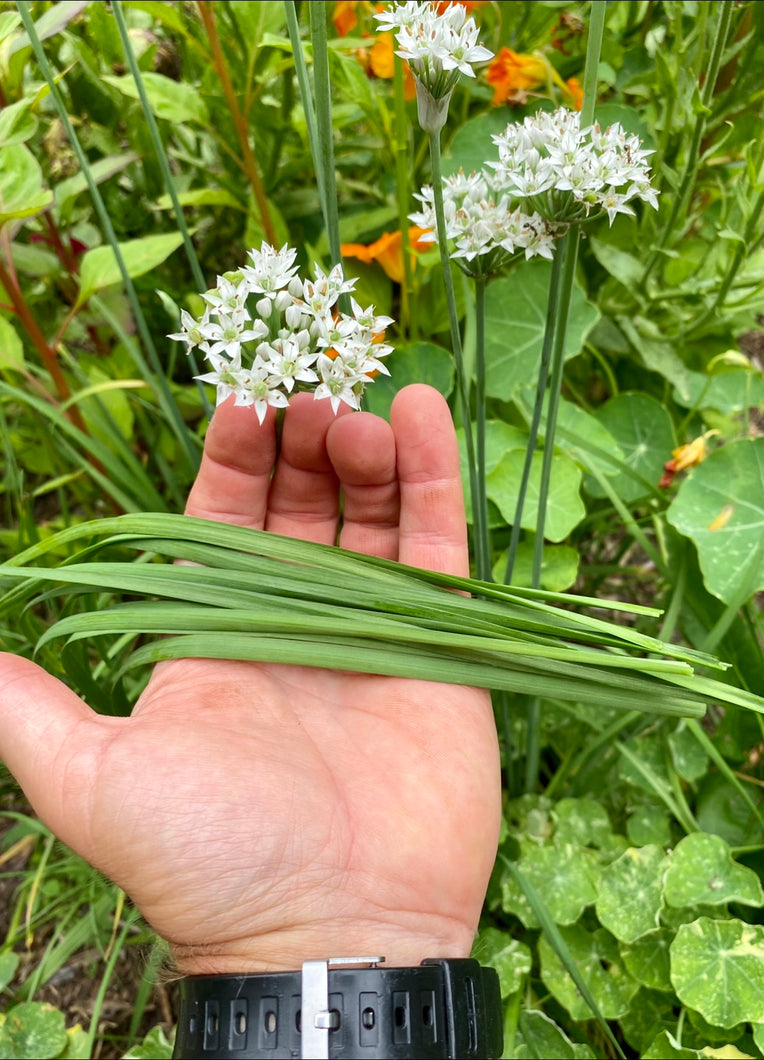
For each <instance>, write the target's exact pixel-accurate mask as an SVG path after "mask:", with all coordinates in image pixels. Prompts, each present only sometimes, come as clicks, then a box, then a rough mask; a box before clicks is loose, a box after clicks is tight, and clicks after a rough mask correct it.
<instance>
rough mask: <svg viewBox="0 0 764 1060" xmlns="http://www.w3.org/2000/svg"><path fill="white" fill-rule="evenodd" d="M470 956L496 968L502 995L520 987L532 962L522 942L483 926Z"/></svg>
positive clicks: (529, 952) (505, 995) (495, 929)
mask: <svg viewBox="0 0 764 1060" xmlns="http://www.w3.org/2000/svg"><path fill="white" fill-rule="evenodd" d="M472 956H473V957H474V958H475V960H478V961H480V963H481V964H488V965H490V966H491V967H492V968H495V969H496V972H497V973H498V976H499V983H500V985H501V996H502V997H509V995H510V994H514V993H515V992H516V991H517V990H519V989H520V987H521V986H522V985H523V983H524V982H525V979H526V978H527V976H528V975H529V974H530V970H531V966H532V964H533V957H532V956H531V951H530V949H529V948H528V947H527V946H526V945H525V943H524V942H520V940H519V939H513V938H512V936H511V935H508V934H507V933H506V932H504V931H499V929H498V928H493V927H489V928H483V930H482V931H481V932H480V933H479V934H478V937H477V939H476V940H475V944H474V946H473V947H472Z"/></svg>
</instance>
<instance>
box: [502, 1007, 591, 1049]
mask: <svg viewBox="0 0 764 1060" xmlns="http://www.w3.org/2000/svg"><path fill="white" fill-rule="evenodd" d="M518 1031H519V1034H518V1040H517V1041H516V1042H515V1049H514V1052H513V1054H512V1055H513V1056H514V1057H516V1058H517V1060H521V1058H523V1057H528V1060H542V1058H543V1060H549V1058H550V1057H555V1058H560V1060H574V1058H575V1056H576V1052H575V1049H574V1047H573V1043H572V1042H571V1040H570V1038H568V1036H567V1034H566V1033H565V1032H564V1031H563V1030H562V1029H561V1028H560V1027H558V1026H557V1024H556V1023H555V1022H554V1020H552V1019H550V1018H549V1016H547V1015H546V1013H544V1012H539V1011H537V1010H534V1009H524V1010H523V1011H521V1013H520V1018H519V1020H518Z"/></svg>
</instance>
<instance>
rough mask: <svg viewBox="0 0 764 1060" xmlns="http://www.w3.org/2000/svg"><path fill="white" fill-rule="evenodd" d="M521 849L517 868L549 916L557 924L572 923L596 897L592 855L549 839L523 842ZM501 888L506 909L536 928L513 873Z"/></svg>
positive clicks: (535, 921)
mask: <svg viewBox="0 0 764 1060" xmlns="http://www.w3.org/2000/svg"><path fill="white" fill-rule="evenodd" d="M522 850H523V853H522V856H521V858H520V862H519V867H520V869H521V871H522V873H523V875H524V876H525V877H526V878H527V879H528V881H529V882H530V883H531V884H532V886H533V887H534V888H535V890H536V891H537V893H538V895H539V898H540V899H541V901H542V902H543V903H544V905H545V906H546V907H547V909H548V910H549V915H550V916H551V917H552V919H553V920H554V921H555V923H557V924H574V923H575V922H576V921H577V920H578V918H579V917H580V916H581V913H582V912H583V911H584V909H585V908H586V906H587V905H591V904H592V903H593V902H594V900H595V898H596V891H595V888H594V884H593V882H592V870H593V867H592V866H591V858H590V857H587V854H586V851H585V850H584V849H583V848H582V847H579V846H577V845H575V844H573V843H555V842H552V843H548V844H545V845H544V846H538V845H537V844H535V843H531V842H527V841H526V842H525V843H523V846H522ZM501 891H502V905H503V907H504V909H505V911H506V912H508V913H514V914H515V915H516V916H517V917H519V918H520V919H521V920H522V921H523V923H524V924H525V926H526V927H534V928H535V927H539V924H538V921H537V919H536V916H535V914H534V913H533V912H532V910H531V909H530V906H529V904H528V901H527V899H526V897H525V895H524V893H523V891H522V889H521V887H520V885H519V883H518V882H517V880H516V879H515V877H514V876H511V875H509V873H507V875H506V876H505V877H504V878H503V880H502V887H501Z"/></svg>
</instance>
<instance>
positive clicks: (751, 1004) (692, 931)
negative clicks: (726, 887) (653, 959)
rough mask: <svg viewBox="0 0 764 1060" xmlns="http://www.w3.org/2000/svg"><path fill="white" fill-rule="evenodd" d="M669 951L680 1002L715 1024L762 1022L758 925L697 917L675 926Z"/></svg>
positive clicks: (763, 955) (762, 951)
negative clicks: (676, 928)
mask: <svg viewBox="0 0 764 1060" xmlns="http://www.w3.org/2000/svg"><path fill="white" fill-rule="evenodd" d="M670 953H671V982H672V984H673V986H674V989H675V991H676V993H677V996H678V997H679V1000H680V1001H681V1002H682V1004H684V1005H687V1007H688V1008H693V1009H695V1010H696V1011H697V1012H699V1013H700V1014H701V1016H703V1018H704V1019H705V1020H707V1021H708V1022H709V1023H711V1024H713V1025H714V1026H715V1027H734V1026H735V1025H736V1024H738V1023H743V1022H744V1021H750V1022H752V1023H761V1022H762V1021H764V928H762V927H761V926H759V925H752V924H745V923H743V921H742V920H711V919H709V918H708V917H700V918H699V919H697V920H694V921H693V922H692V923H691V924H682V925H681V926H680V927H679V929H678V930H677V933H676V938H675V939H674V941H673V942H672V944H671V950H670Z"/></svg>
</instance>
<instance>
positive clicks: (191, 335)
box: [167, 309, 209, 353]
mask: <svg viewBox="0 0 764 1060" xmlns="http://www.w3.org/2000/svg"><path fill="white" fill-rule="evenodd" d="M208 319H209V317H208V315H207V312H206V311H205V313H204V315H203V316H202V317H200V319H199V320H195V319H194V318H193V317H192V316H191V314H190V313H189V312H188V310H186V309H181V311H180V326H181V331H177V332H176V333H175V334H174V335H168V336H167V338H168V339H174V340H175V342H185V343H186V353H190V352H191V350H193V349H194V347H195V346H201V344H202V343H203V342H204V334H203V332H202V328H203V327H204V326H205V324H206V323H207V321H208Z"/></svg>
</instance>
